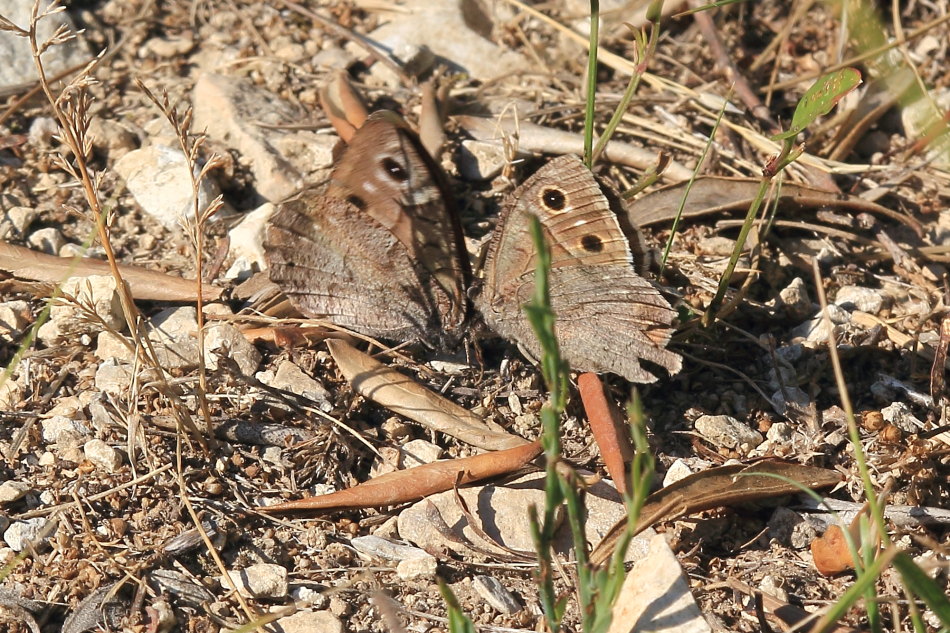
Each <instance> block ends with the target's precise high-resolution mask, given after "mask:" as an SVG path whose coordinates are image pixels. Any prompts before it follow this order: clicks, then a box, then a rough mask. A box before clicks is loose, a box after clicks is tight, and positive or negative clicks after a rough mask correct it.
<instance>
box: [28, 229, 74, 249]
mask: <svg viewBox="0 0 950 633" xmlns="http://www.w3.org/2000/svg"><path fill="white" fill-rule="evenodd" d="M26 243H27V244H29V245H30V246H31V247H32V248H35V249H36V250H38V251H43V252H44V253H46V254H47V255H56V254H57V253H59V249H61V248H62V247H63V244H65V243H66V238H64V237H63V234H62V232H61V231H60V230H59V229H54V228H53V227H46V228H45V229H37V230H36V231H33V232H32V233H30V237H28V238H27V239H26Z"/></svg>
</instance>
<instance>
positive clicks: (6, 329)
mask: <svg viewBox="0 0 950 633" xmlns="http://www.w3.org/2000/svg"><path fill="white" fill-rule="evenodd" d="M29 316H30V304H29V303H27V302H26V301H21V300H15V301H4V302H3V303H0V340H3V341H11V340H13V339H14V338H15V337H17V336H19V335H20V334H22V332H23V330H24V328H26V326H27V324H28V323H29V320H28V319H29Z"/></svg>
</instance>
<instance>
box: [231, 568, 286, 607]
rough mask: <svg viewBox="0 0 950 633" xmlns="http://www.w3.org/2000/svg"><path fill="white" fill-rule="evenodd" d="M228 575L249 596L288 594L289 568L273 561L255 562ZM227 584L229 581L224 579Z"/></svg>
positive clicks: (280, 595) (281, 596)
mask: <svg viewBox="0 0 950 633" xmlns="http://www.w3.org/2000/svg"><path fill="white" fill-rule="evenodd" d="M228 575H229V576H230V577H231V580H232V581H234V584H235V585H237V588H238V591H240V592H241V594H242V595H244V596H247V597H248V598H283V597H284V596H286V595H287V570H286V569H285V568H284V567H282V566H281V565H275V564H273V563H255V564H253V565H251V566H249V567H246V568H244V569H242V570H239V571H229V572H228ZM222 584H224V585H225V586H227V581H225V580H223V579H222Z"/></svg>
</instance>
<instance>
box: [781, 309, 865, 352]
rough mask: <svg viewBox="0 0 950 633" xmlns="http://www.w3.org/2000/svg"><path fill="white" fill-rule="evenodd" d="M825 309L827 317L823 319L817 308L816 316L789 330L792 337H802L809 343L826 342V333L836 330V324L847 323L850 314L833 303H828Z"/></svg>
mask: <svg viewBox="0 0 950 633" xmlns="http://www.w3.org/2000/svg"><path fill="white" fill-rule="evenodd" d="M825 310H826V312H827V314H828V317H829V318H828V319H825V318H824V316H822V314H823V312H822V311H821V310H819V311H818V314H817V315H816V316H814V317H812V318H811V319H809V320H808V321H805V322H804V323H802V324H801V325H799V326H798V327H796V328H795V329H793V330H792V331H791V336H792V339H793V340H794V339H796V338H804V339H805V341H807V342H809V343H820V344H824V343H827V342H828V335H829V334H830V333H831V332H832V331H835V332H837V329H838V328H836V327H835V326H836V325H840V324H845V323H849V322H850V321H851V315H850V314H848V313H847V312H845V311H844V310H842V309H841V308H840V307H838V306H836V305H834V304H829V305H828V307H827V308H826V309H825ZM829 320H830V321H831V326H830V328H831V329H829V325H828V321H829Z"/></svg>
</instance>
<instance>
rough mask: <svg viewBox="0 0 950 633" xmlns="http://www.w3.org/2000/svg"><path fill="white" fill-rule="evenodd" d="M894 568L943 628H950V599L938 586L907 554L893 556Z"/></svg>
mask: <svg viewBox="0 0 950 633" xmlns="http://www.w3.org/2000/svg"><path fill="white" fill-rule="evenodd" d="M894 567H896V568H897V571H899V572H900V574H901V578H902V579H903V581H904V582H905V583H906V585H907V587H909V588H910V590H911V591H913V592H914V593H915V594H917V595H918V596H920V598H921V599H923V601H924V602H925V603H926V604H927V606H928V607H930V609H931V611H933V612H934V615H936V616H937V617H938V618H939V619H940V622H941V623H942V624H943V625H944V626H946V627H950V599H948V598H947V595H946V594H945V593H944V592H943V590H942V589H941V588H940V586H939V585H938V584H937V583H936V582H934V580H933V579H932V578H931V577H930V576H928V575H927V574H926V573H924V570H922V569H921V568H920V567H919V566H918V565H917V564H916V563H915V562H914V561H913V560H912V559H911V558H910V556H908V555H907V554H903V553H901V554H898V555H897V556H895V557H894Z"/></svg>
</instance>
